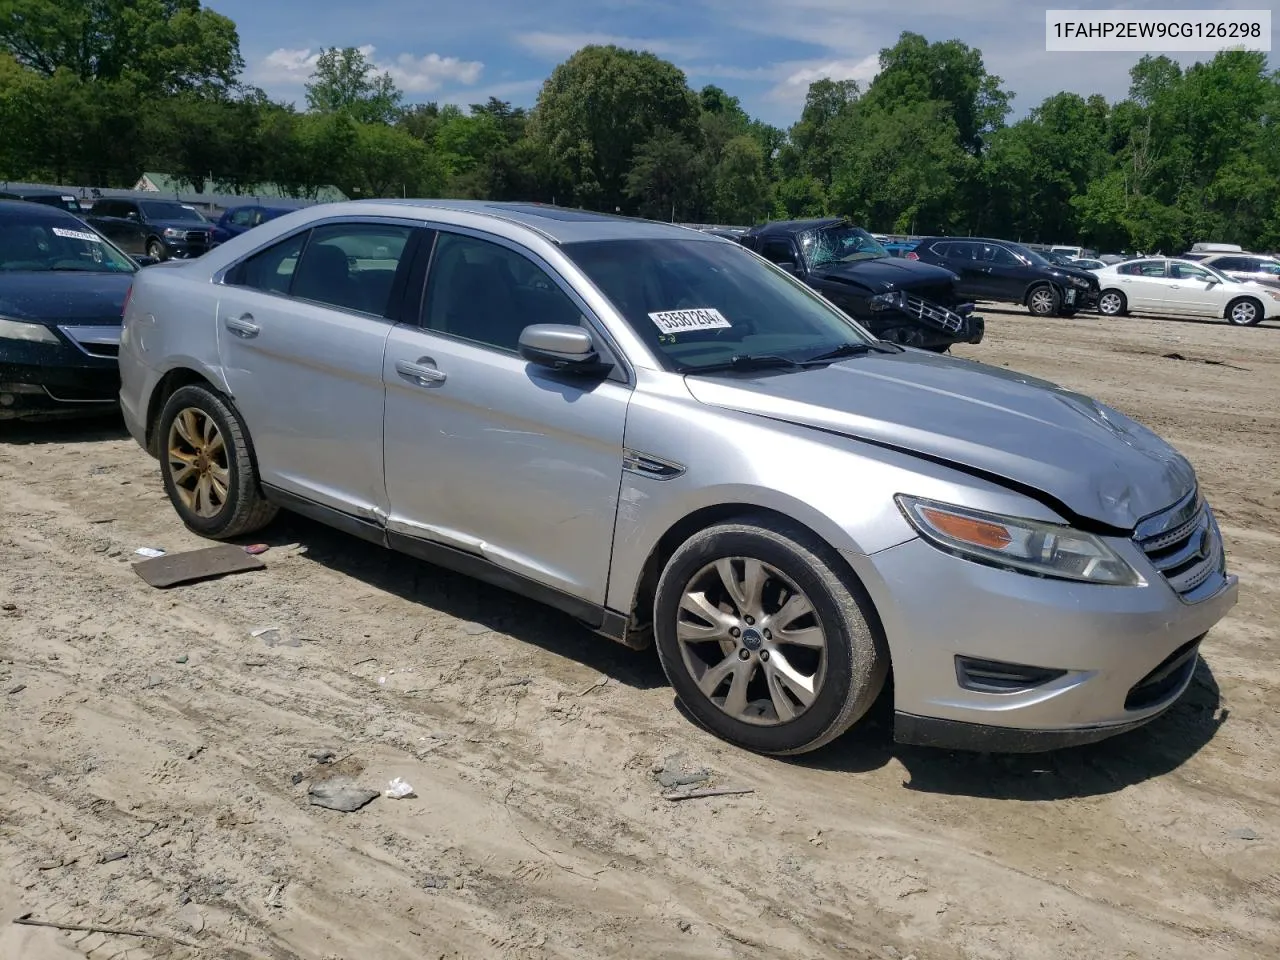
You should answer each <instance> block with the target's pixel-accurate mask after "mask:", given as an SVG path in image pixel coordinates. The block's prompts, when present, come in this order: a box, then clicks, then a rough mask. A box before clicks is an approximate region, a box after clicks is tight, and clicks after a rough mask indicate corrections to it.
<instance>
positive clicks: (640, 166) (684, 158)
mask: <svg viewBox="0 0 1280 960" xmlns="http://www.w3.org/2000/svg"><path fill="white" fill-rule="evenodd" d="M697 163H698V156H697V151H696V150H695V149H694V147H693V145H692V144H691V143H690V142H689V141H688V140H687V139H686V138H685V137H684V136H682V135H681V134H679V133H676V132H675V131H673V130H664V129H659V130H658V131H657V132H655V133H654V135H653V136H652V137H650V138H649V139H648V140H646V141H645V142H644V143H643V144H641V145H640V147H639V148H638V149H637V150H636V152H635V162H634V163H633V164H632V166H631V170H630V171H629V172H628V174H627V186H626V192H627V197H628V198H629V199H630V200H631V201H632V202H633V204H634V209H635V210H636V212H637V213H639V214H640V216H642V217H648V218H650V219H652V220H685V219H689V218H691V217H692V216H693V209H694V202H695V199H696V197H697V183H698V167H697Z"/></svg>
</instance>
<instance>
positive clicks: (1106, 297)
mask: <svg viewBox="0 0 1280 960" xmlns="http://www.w3.org/2000/svg"><path fill="white" fill-rule="evenodd" d="M1128 310H1129V302H1128V301H1127V300H1126V299H1125V297H1124V294H1123V293H1121V292H1120V291H1119V290H1103V291H1102V293H1101V295H1100V296H1099V297H1098V312H1099V313H1100V314H1102V315H1103V316H1104V317H1119V316H1123V315H1124V314H1125V313H1127V312H1128Z"/></svg>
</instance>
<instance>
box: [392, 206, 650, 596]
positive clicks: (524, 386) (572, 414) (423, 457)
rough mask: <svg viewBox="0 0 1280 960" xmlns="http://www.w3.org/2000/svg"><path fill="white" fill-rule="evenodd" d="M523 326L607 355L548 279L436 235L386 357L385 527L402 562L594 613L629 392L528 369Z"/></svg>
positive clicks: (462, 239)
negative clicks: (578, 331)
mask: <svg viewBox="0 0 1280 960" xmlns="http://www.w3.org/2000/svg"><path fill="white" fill-rule="evenodd" d="M535 323H558V324H574V325H580V326H583V327H585V328H586V329H588V330H590V331H591V332H592V334H593V337H594V338H595V340H596V343H597V348H598V349H600V350H601V351H602V352H603V353H605V354H608V352H609V349H610V348H609V346H608V345H607V343H606V342H605V339H604V337H603V335H602V333H601V328H600V327H599V325H598V324H595V323H594V321H593V320H592V318H591V317H590V311H589V309H588V308H587V306H586V305H585V304H584V303H583V302H582V301H581V299H580V298H578V296H577V295H576V294H575V293H573V291H572V289H571V288H570V287H569V285H568V284H566V283H565V282H564V281H563V280H562V279H561V278H560V277H559V276H558V275H557V274H556V272H555V271H554V269H553V268H552V267H551V266H550V265H548V264H547V263H545V262H544V261H542V260H540V259H537V258H535V257H534V256H533V255H532V254H530V253H529V252H528V251H526V250H524V249H522V248H520V247H518V246H517V245H514V244H512V243H510V242H508V241H506V240H504V239H502V238H499V237H495V236H492V235H488V234H482V233H479V232H473V231H468V230H463V229H461V228H454V227H448V228H446V227H441V228H440V230H439V233H438V235H437V239H436V243H435V248H434V250H433V252H432V257H431V267H430V275H429V278H428V281H427V289H426V294H425V297H424V298H423V306H422V317H421V323H420V324H407V323H406V324H401V325H399V326H397V327H396V328H395V329H394V330H393V332H392V334H391V338H390V340H389V342H388V344H387V353H386V361H385V365H384V372H383V376H384V378H385V383H386V391H387V411H386V428H385V432H386V452H385V459H386V477H387V494H388V499H389V503H390V518H389V521H388V524H387V526H388V530H389V531H390V532H391V534H392V537H393V541H394V542H395V543H396V545H397V546H399V547H401V548H402V549H404V550H406V551H407V552H410V553H416V554H418V555H420V556H427V557H428V558H430V556H431V553H430V551H431V550H432V549H435V550H439V549H441V548H447V549H451V550H452V551H460V552H461V553H462V554H465V555H470V557H471V558H474V560H475V561H476V562H482V561H487V562H488V563H491V564H493V565H496V566H497V567H499V568H502V569H505V570H508V571H511V572H513V573H517V574H519V575H520V576H522V577H524V578H526V579H528V580H532V581H534V582H536V583H539V584H542V585H543V586H545V587H548V588H551V590H553V591H556V593H557V594H558V595H561V596H568V597H573V598H577V599H578V600H585V601H587V602H589V603H592V604H597V605H603V603H604V599H605V591H606V587H607V584H608V573H609V562H610V557H611V554H612V546H613V527H614V520H615V517H616V513H617V508H618V496H619V489H620V486H621V482H622V464H623V450H622V437H623V428H624V426H625V424H626V412H627V404H628V402H629V401H630V398H631V385H630V382H629V380H628V377H627V376H626V374H625V372H623V369H622V367H621V365H619V366H617V367H616V368H615V374H614V375H611V377H610V378H605V379H601V378H599V377H595V378H583V377H581V376H574V375H572V374H562V373H557V372H555V371H552V370H549V369H546V368H544V367H540V366H538V365H535V364H531V363H529V362H527V361H526V360H524V359H523V358H522V357H521V356H520V355H519V352H518V340H519V336H520V332H521V330H523V329H524V327H526V326H528V325H530V324H535ZM455 555H456V554H455ZM549 602H552V601H549Z"/></svg>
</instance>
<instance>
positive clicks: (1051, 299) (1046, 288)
mask: <svg viewBox="0 0 1280 960" xmlns="http://www.w3.org/2000/svg"><path fill="white" fill-rule="evenodd" d="M1061 306H1062V298H1061V297H1060V296H1059V295H1058V291H1057V290H1056V289H1055V288H1054V286H1053V284H1051V283H1040V284H1037V285H1036V286H1034V287H1032V288H1031V289H1030V290H1029V291H1028V292H1027V310H1029V311H1030V312H1031V314H1032V315H1033V316H1036V317H1052V316H1053V315H1054V314H1056V313H1057V312H1058V310H1059V309H1060V308H1061Z"/></svg>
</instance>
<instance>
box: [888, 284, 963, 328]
mask: <svg viewBox="0 0 1280 960" xmlns="http://www.w3.org/2000/svg"><path fill="white" fill-rule="evenodd" d="M902 309H903V310H904V311H906V312H907V313H909V314H911V316H913V317H915V318H916V319H918V320H920V321H922V322H924V323H927V324H929V325H930V326H932V327H940V328H941V329H943V330H945V331H947V333H959V332H960V331H961V330H963V329H964V318H963V317H962V316H960V315H959V314H958V313H953V312H952V311H950V310H948V309H947V308H946V307H940V306H938V305H937V304H936V303H930V302H929V301H928V300H921V299H920V298H919V297H913V296H911V295H910V294H908V295H907V296H905V297H904V298H903V300H902Z"/></svg>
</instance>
